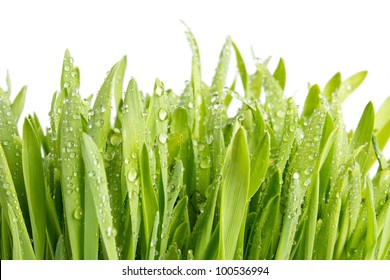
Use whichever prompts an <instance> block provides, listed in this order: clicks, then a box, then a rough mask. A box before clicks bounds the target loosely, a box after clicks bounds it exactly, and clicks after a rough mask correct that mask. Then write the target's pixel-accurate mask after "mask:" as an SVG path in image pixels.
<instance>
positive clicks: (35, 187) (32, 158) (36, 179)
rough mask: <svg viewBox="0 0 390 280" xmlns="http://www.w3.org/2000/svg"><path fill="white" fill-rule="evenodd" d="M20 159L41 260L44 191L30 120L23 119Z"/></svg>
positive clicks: (36, 140) (40, 157)
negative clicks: (21, 159)
mask: <svg viewBox="0 0 390 280" xmlns="http://www.w3.org/2000/svg"><path fill="white" fill-rule="evenodd" d="M22 158H23V175H24V181H25V184H26V193H27V201H28V208H29V212H30V219H31V227H32V232H33V237H34V250H35V255H36V258H37V259H39V260H42V259H43V258H44V255H45V245H46V195H45V194H46V191H45V181H44V176H43V166H42V156H41V147H40V145H39V142H38V139H37V135H36V133H35V131H34V128H33V125H32V123H31V119H25V121H24V124H23V150H22Z"/></svg>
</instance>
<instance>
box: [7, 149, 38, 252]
mask: <svg viewBox="0 0 390 280" xmlns="http://www.w3.org/2000/svg"><path fill="white" fill-rule="evenodd" d="M0 203H1V208H2V213H4V215H3V216H5V218H6V220H7V224H8V226H9V229H10V231H11V235H12V241H13V247H14V248H13V251H14V253H13V256H12V258H13V259H25V260H33V259H35V254H34V251H33V248H32V246H31V242H30V237H29V234H28V232H27V228H26V224H25V222H24V218H23V214H22V211H21V208H20V204H19V201H18V199H17V195H16V189H15V186H14V183H13V181H12V177H11V171H10V169H9V167H8V164H7V159H6V157H5V153H4V150H3V148H2V147H1V145H0ZM15 251H16V252H17V254H15Z"/></svg>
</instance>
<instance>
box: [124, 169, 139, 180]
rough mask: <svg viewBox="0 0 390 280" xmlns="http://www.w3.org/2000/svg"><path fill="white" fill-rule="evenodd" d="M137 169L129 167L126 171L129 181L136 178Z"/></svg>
mask: <svg viewBox="0 0 390 280" xmlns="http://www.w3.org/2000/svg"><path fill="white" fill-rule="evenodd" d="M137 176H138V174H137V170H135V169H134V168H131V169H130V171H129V172H128V173H127V179H128V180H129V181H130V182H134V181H135V179H137Z"/></svg>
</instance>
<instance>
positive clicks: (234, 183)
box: [218, 127, 250, 259]
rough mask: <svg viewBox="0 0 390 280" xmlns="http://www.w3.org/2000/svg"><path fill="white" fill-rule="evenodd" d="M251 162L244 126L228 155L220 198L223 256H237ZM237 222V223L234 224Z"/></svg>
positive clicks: (238, 132)
mask: <svg viewBox="0 0 390 280" xmlns="http://www.w3.org/2000/svg"><path fill="white" fill-rule="evenodd" d="M249 170H250V162H249V153H248V147H247V144H246V137H245V132H244V130H243V128H241V127H240V128H239V129H238V130H237V132H236V134H235V136H234V139H233V141H232V144H231V146H230V147H229V151H228V152H227V154H226V157H225V164H224V169H223V173H222V174H223V175H222V178H223V181H222V189H221V200H220V233H219V235H220V244H219V250H218V251H219V258H220V259H233V257H234V253H235V251H236V245H237V240H238V236H239V233H240V227H237V225H241V223H242V221H243V219H244V217H245V212H244V211H245V205H246V200H247V199H248V191H249V175H250V173H249V172H250V171H249ZM234 225H236V226H234Z"/></svg>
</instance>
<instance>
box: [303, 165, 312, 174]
mask: <svg viewBox="0 0 390 280" xmlns="http://www.w3.org/2000/svg"><path fill="white" fill-rule="evenodd" d="M311 173H313V167H311V166H309V167H307V168H306V169H305V174H306V175H310V174H311Z"/></svg>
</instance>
